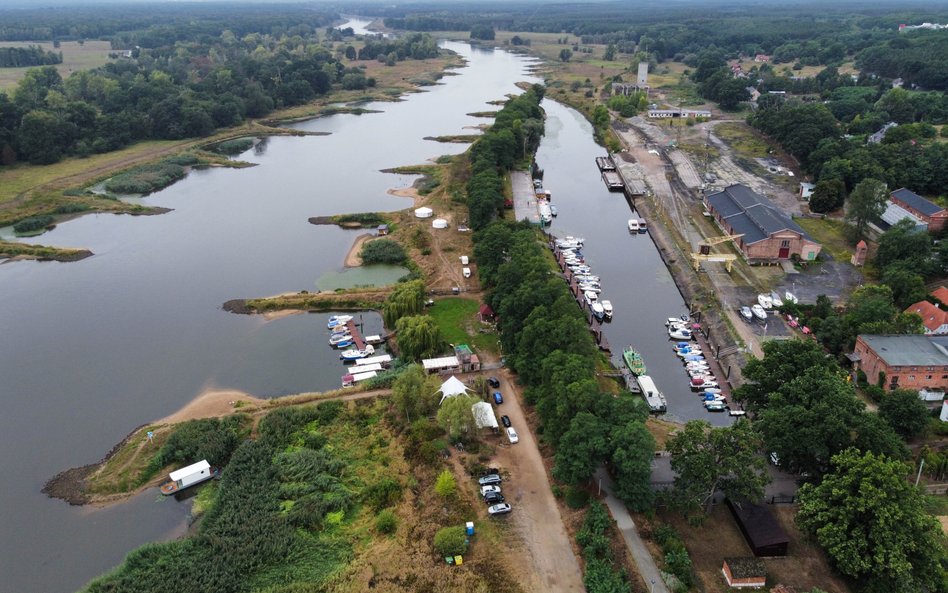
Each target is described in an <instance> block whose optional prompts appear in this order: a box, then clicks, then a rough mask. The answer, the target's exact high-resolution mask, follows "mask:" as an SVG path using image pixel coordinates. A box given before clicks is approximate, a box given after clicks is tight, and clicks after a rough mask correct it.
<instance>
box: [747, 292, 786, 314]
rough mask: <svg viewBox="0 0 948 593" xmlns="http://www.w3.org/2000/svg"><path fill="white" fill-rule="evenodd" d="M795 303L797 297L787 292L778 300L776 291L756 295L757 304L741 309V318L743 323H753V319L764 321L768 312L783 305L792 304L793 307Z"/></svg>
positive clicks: (778, 296)
mask: <svg viewBox="0 0 948 593" xmlns="http://www.w3.org/2000/svg"><path fill="white" fill-rule="evenodd" d="M797 302H798V299H797V297H796V296H794V294H793V293H792V292H789V291H787V292H785V293H784V295H783V298H780V295H779V294H778V293H777V291H773V292H771V293H770V294H766V293H761V294H759V295H757V302H756V303H755V304H753V305H750V306H748V305H744V306H743V307H741V317H743V318H744V320H745V321H753V320H754V319H757V320H759V321H766V320H767V312H768V311H773V310H774V309H779V308H780V307H783V305H784V303H792V304H794V305H795V304H796V303H797Z"/></svg>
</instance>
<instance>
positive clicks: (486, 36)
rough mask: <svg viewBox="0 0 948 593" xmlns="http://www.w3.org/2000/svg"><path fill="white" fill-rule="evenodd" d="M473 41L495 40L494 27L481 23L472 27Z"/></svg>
mask: <svg viewBox="0 0 948 593" xmlns="http://www.w3.org/2000/svg"><path fill="white" fill-rule="evenodd" d="M471 39H483V40H485V41H493V40H494V27H492V26H491V25H490V24H486V23H481V24H476V25H473V26H472V27H471Z"/></svg>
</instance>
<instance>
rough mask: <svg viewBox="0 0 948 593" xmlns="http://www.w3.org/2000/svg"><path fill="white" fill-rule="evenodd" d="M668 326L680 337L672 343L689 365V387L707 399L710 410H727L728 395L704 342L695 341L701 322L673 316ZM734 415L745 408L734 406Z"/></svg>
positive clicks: (707, 406) (672, 335)
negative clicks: (703, 348)
mask: <svg viewBox="0 0 948 593" xmlns="http://www.w3.org/2000/svg"><path fill="white" fill-rule="evenodd" d="M665 325H666V326H667V327H668V337H669V338H671V339H679V338H681V341H678V342H676V343H675V344H674V346H672V349H673V350H674V351H675V355H676V356H678V358H679V359H681V361H682V363H683V364H684V366H685V372H686V373H688V378H689V387H691V390H692V391H694V392H696V393H698V394H699V395H700V397H701V398H702V401H703V402H704V407H705V409H707V410H708V411H709V412H724V411H725V410H727V409H728V405H727V399H726V398H725V396H724V393H723V391H722V389H721V384H720V383H719V382H718V379H717V377H716V376H715V375H714V372H713V371H712V370H711V364H710V363H709V362H708V361H707V359H706V358H705V355H704V351H703V350H702V349H701V346H699V345H698V344H695V343H694V342H693V341H692V340H693V339H694V334H693V332H694V331H696V330H697V329H698V326H697V324H690V323H689V318H688V316H686V315H682V316H681V317H669V318H668V319H667V320H666V321H665ZM730 414H731V415H732V416H742V415H743V414H744V412H743V411H742V410H730Z"/></svg>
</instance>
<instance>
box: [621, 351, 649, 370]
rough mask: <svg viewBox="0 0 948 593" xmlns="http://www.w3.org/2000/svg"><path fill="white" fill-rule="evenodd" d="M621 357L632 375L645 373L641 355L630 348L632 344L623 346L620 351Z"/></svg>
mask: <svg viewBox="0 0 948 593" xmlns="http://www.w3.org/2000/svg"><path fill="white" fill-rule="evenodd" d="M622 358H623V360H625V365H626V366H627V367H629V370H630V371H632V374H633V375H635V376H636V377H638V376H640V375H644V374H645V361H644V360H642V355H641V354H639V353H638V352H637V351H636V350H635V349H634V348H632V346H626V347H625V350H623V351H622Z"/></svg>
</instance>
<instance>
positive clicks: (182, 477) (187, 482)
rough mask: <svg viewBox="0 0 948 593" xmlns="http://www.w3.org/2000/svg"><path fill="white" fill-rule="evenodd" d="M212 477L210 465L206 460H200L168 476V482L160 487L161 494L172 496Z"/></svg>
mask: <svg viewBox="0 0 948 593" xmlns="http://www.w3.org/2000/svg"><path fill="white" fill-rule="evenodd" d="M213 477H214V473H213V472H212V471H211V464H210V463H208V462H207V459H202V460H201V461H198V462H197V463H192V464H191V465H189V466H187V467H182V468H181V469H179V470H175V471H173V472H171V473H170V474H168V480H169V481H168V482H166V483H164V484H163V485H162V486H161V493H162V494H174V493H175V492H178V491H179V490H183V489H185V488H187V487H188V486H193V485H195V484H198V483H200V482H203V481H205V480H210V479H211V478H213Z"/></svg>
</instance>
